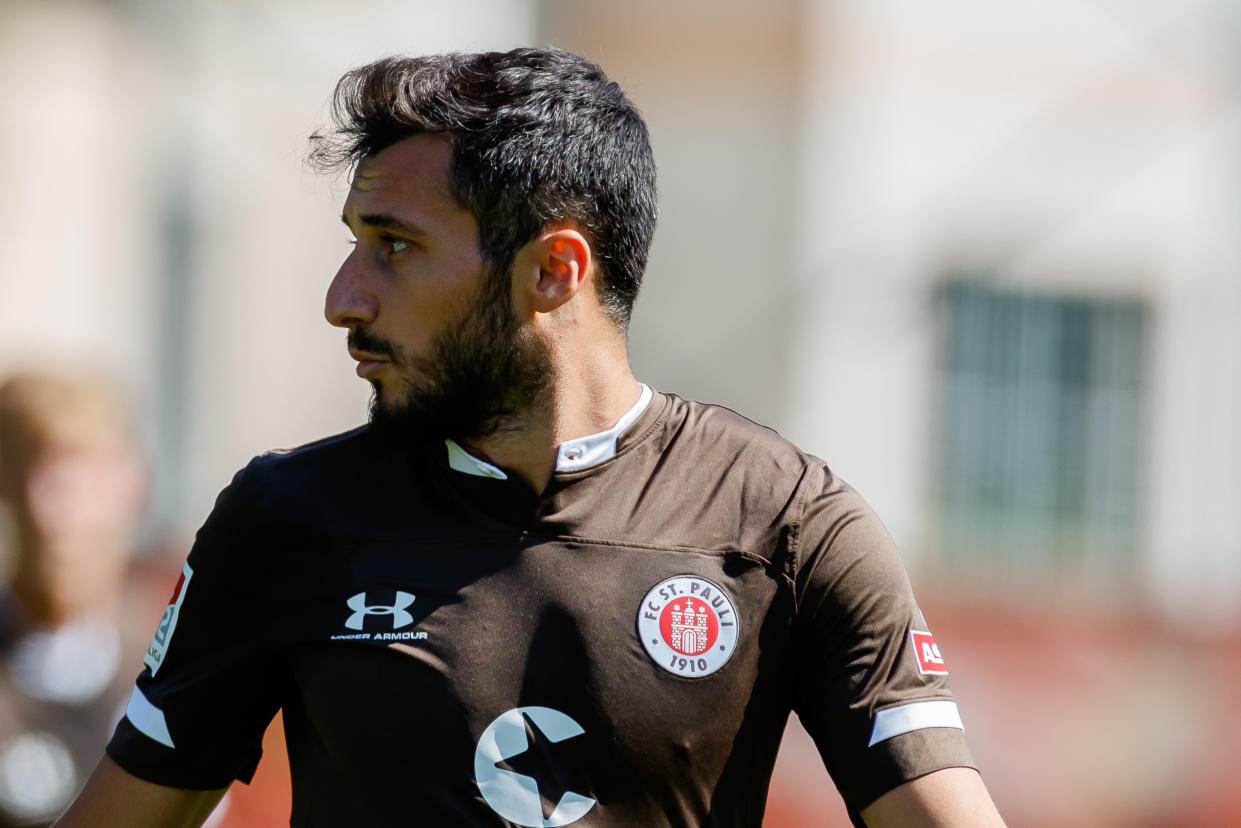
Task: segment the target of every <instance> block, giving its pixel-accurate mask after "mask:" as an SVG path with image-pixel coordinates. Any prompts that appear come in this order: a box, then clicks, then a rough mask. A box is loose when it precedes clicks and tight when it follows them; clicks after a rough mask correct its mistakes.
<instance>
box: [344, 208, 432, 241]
mask: <svg viewBox="0 0 1241 828" xmlns="http://www.w3.org/2000/svg"><path fill="white" fill-rule="evenodd" d="M340 220H341V222H343V223H344V225H345V226H346V227H350V228H352V225H351V224H350V223H349V219H348V218H346V217H345V214H344V213H341V214H340ZM358 223H359V224H361V225H362V226H364V227H374V228H376V229H378V230H395V231H397V232H398V233H405V234H406V235H409V236H425V235H426V234H427V233H426V231H425V230H423V229H422V228H421V227H419V226H418V225H416V224H410V223H409V222H407V221H402V220H401V219H399V218H397V217H396V216H393V215H389V214H387V213H365V214H363V215H361V216H358Z"/></svg>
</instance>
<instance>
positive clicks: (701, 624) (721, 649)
mask: <svg viewBox="0 0 1241 828" xmlns="http://www.w3.org/2000/svg"><path fill="white" fill-rule="evenodd" d="M638 637H639V638H641V639H642V646H643V647H645V648H646V651H647V653H649V654H650V656H651V658H652V659H654V661H655V663H656V664H658V665H659V666H660V667H663V668H664V669H665V670H667V671H668V672H670V673H674V674H676V675H678V676H686V677H689V678H693V677H697V676H709V675H711V674H712V673H714V672H715V671H716V670H718V669H720V668H721V667H723V666H724V665H725V663H727V662H728V659H729V658H730V657H731V656H732V654H733V650H735V649H736V648H737V608H736V607H734V606H733V602H732V599H731V598H729V597H728V593H726V592H724V590H722V589H720V588H719V587H718V586H717V585H716V584H714V583H712V582H711V581H708V580H707V579H706V578H699V577H698V576H696V575H677V576H676V577H675V578H669V579H667V580H666V581H661V582H659V583H658V584H656V585H655V586H653V587H652V588H651V591H650V592H648V593H646V597H645V598H643V599H642V605H641V606H640V607H639V608H638Z"/></svg>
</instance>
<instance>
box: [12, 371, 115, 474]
mask: <svg viewBox="0 0 1241 828" xmlns="http://www.w3.org/2000/svg"><path fill="white" fill-rule="evenodd" d="M129 440H130V426H129V418H128V413H127V411H126V410H125V405H124V404H123V403H122V401H121V398H120V395H119V394H118V393H117V392H116V391H115V390H114V389H113V388H112V387H111V386H109V385H108V384H107V383H105V382H103V381H102V380H100V379H98V378H96V377H93V376H89V375H87V374H84V373H72V372H68V371H22V372H19V373H14V374H12V375H10V376H9V377H8V378H7V379H6V380H4V382H3V383H0V482H2V483H3V484H4V485H3V488H9V487H10V486H12V484H13V483H14V482H15V481H17V480H20V479H21V478H23V477H24V476H25V475H26V473H27V472H28V471H29V470H30V468H31V466H32V465H34V463H35V462H37V460H38V459H39V457H40V456H41V455H43V454H44V453H45V452H47V451H49V450H64V451H75V450H97V449H109V448H119V447H121V446H124V445H126V444H127V443H128V442H129Z"/></svg>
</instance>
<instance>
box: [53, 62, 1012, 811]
mask: <svg viewBox="0 0 1241 828" xmlns="http://www.w3.org/2000/svg"><path fill="white" fill-rule="evenodd" d="M336 115H337V121H338V123H337V130H336V131H335V132H334V133H333V134H329V135H324V136H318V137H317V139H316V141H317V145H316V150H315V153H314V157H315V158H316V159H317V160H318V161H320V162H321V163H325V164H328V165H333V164H335V165H346V166H349V167H351V168H352V169H353V179H352V186H351V189H350V192H349V195H348V197H347V198H346V201H345V205H344V212H343V219H344V222H345V224H346V225H347V226H348V227H349V230H350V231H351V232H352V234H353V235H354V237H355V242H354V245H355V246H354V248H353V249H352V251H351V252H350V253H349V255H348V257H347V258H346V259H345V262H344V264H343V265H342V266H341V268H340V271H339V272H338V273H337V275H336V278H335V280H334V281H333V283H332V285H331V287H330V288H329V291H328V296H327V318H328V321H330V322H331V323H332V324H334V325H338V326H340V327H342V328H345V329H347V330H348V332H349V333H348V345H349V350H350V353H351V355H352V356H353V357H354V358H355V359H356V360H357V361H358V367H357V373H358V375H359V376H361V377H364V378H365V379H367V380H368V381H369V382H370V383H371V384H372V386H373V388H374V404H373V406H372V416H371V422H370V424H369V425H368V426H366V427H363V428H360V429H357V430H355V431H352V432H349V433H347V434H344V435H340V436H337V437H334V438H330V439H328V440H324V441H321V442H319V443H314V444H311V445H309V446H304V447H302V448H299V449H296V450H294V451H291V452H283V453H273V454H269V455H265V456H263V457H260V458H256V459H255V460H254V461H252V462H251V463H250V465H249V466H247V467H246V468H245V469H244V470H242V471H241V472H240V473H239V474H238V475H237V477H236V478H234V480H233V483H232V484H231V485H230V486H229V487H228V488H227V489H225V490H224V492H223V493H222V494H221V495H220V499H219V500H218V502H217V504H216V507H215V510H214V511H213V512H212V514H211V516H210V517H209V518H208V520H207V522H206V524H205V525H204V526H203V528H202V530H201V531H200V532H199V535H198V538H197V540H196V542H195V545H194V548H193V550H192V551H191V553H190V556H189V559H188V561H187V563H186V565H185V569H184V576H183V578H182V581H181V582H180V583H179V584H178V585H177V588H176V590H175V592H174V595H173V598H172V600H171V601H170V603H169V608H168V610H167V612H166V613H165V615H164V619H163V621H162V622H161V625H160V627H159V631H158V632H157V633H156V636H155V640H154V642H153V643H152V647H151V651H150V653H148V655H147V658H146V660H145V661H146V669H145V670H144V671H143V673H142V674H141V675H140V676H139V679H138V682H137V685H136V687H135V690H134V693H133V696H132V698H131V701H130V704H129V707H128V710H127V715H126V717H125V719H123V720H122V722H121V723H120V725H119V726H118V728H117V731H116V734H115V736H114V737H113V739H112V741H111V743H110V744H109V746H108V758H105V759H104V760H103V762H102V763H101V765H100V767H99V768H98V770H97V772H96V774H95V776H94V777H93V779H92V780H91V782H90V783H89V784H88V786H87V787H86V789H85V790H84V791H83V793H82V795H81V797H80V798H79V800H78V802H77V803H76V804H75V806H74V807H73V808H71V809H70V812H69V813H68V814H67V815H66V816H65V817H64V820H63V824H64V825H66V826H78V825H113V824H115V825H122V824H123V825H126V826H133V825H182V824H187V823H188V824H192V823H193V822H194V821H195V820H199V819H201V818H202V816H203V815H204V814H205V813H207V812H208V811H209V810H210V807H211V803H212V802H213V801H214V798H215V797H217V796H218V795H219V792H220V790H222V789H223V788H225V787H226V786H227V785H228V784H230V783H231V781H232V780H233V779H242V780H246V779H248V778H249V777H250V775H251V774H252V773H253V770H254V767H255V764H256V763H257V761H258V752H259V750H258V745H259V740H260V737H261V735H262V732H263V729H264V728H265V727H266V725H267V723H268V721H269V720H270V719H271V717H272V716H273V715H274V713H275V712H276V710H277V709H282V710H283V713H284V722H285V728H286V733H287V739H288V744H289V754H290V764H291V768H292V775H293V814H292V823H293V824H294V825H376V826H389V825H391V826H396V825H411V824H412V825H434V826H440V825H523V826H549V827H550V826H563V825H571V824H580V825H582V826H587V825H598V826H651V825H758V824H759V823H760V822H761V818H762V814H763V807H764V802H765V797H766V792H767V784H768V779H769V777H770V774H771V769H772V764H773V762H774V760H775V755H776V751H777V747H778V744H779V740H780V735H781V733H782V731H783V728H784V724H785V721H786V719H787V717H788V714H789V711H790V710H791V709H793V710H796V711H797V712H798V714H799V716H800V717H801V720H802V721H803V723H805V725H806V726H807V728H808V729H809V730H810V732H811V734H812V735H813V736H814V737H815V739H816V741H817V743H818V745H819V748H820V750H821V752H822V755H823V758H824V761H825V763H826V764H827V767H828V769H829V770H830V772H831V774H832V776H833V778H834V780H835V782H836V784H837V786H838V787H839V788H840V789H841V791H842V793H843V795H844V797H845V801H846V803H847V804H848V806H849V808H850V810H851V812H852V813H854V814H855V815H859V814H860V816H855V819H859V820H861V819H864V820H865V821H866V824H869V825H952V826H972V825H998V824H1001V823H1000V820H999V817H998V816H997V815H996V813H995V809H994V807H993V806H992V804H991V801H990V799H989V797H988V795H987V793H986V790H985V788H984V787H983V785H982V783H981V781H980V778H979V776H978V774H977V772H976V771H975V770H974V769H973V768H972V766H971V765H972V762H971V759H970V757H969V752H968V750H967V748H966V746H965V743H964V741H963V737H962V728H961V722H960V717H959V715H958V714H957V710H956V704H955V702H953V701H952V699H951V696H950V694H949V691H948V688H947V685H946V680H945V678H944V676H945V675H946V670H945V669H944V666H943V661H942V659H941V658H940V657H939V653H938V650H937V649H936V647H935V644H934V641H933V639H932V637H931V635H930V632H929V631H928V630H927V628H926V625H925V622H924V621H923V619H922V617H921V614H920V613H919V611H918V609H917V606H916V605H915V604H914V602H913V597H912V594H911V592H910V589H909V584H908V581H907V579H906V577H905V574H904V571H903V569H902V568H901V565H900V561H899V558H898V556H897V554H896V552H895V551H894V550H893V547H892V543H891V541H890V539H889V538H888V536H887V534H886V533H885V532H884V530H883V528H882V527H881V525H880V524H879V522H878V520H877V519H876V518H875V517H874V516H873V515H872V514H871V512H870V511H869V510H868V509H867V507H866V505H865V504H864V503H863V502H862V500H861V499H860V498H859V497H858V496H857V495H856V494H855V493H854V492H852V490H850V489H849V488H848V487H847V486H846V485H845V484H843V483H842V482H841V481H840V480H839V479H838V478H836V477H834V476H833V475H832V473H831V472H830V471H829V470H828V469H827V468H826V467H825V466H824V465H823V463H822V462H821V461H819V460H817V459H815V458H813V457H810V456H808V455H805V454H802V453H801V452H799V451H798V450H797V449H796V448H794V447H793V446H790V445H789V444H788V443H786V442H784V441H783V440H781V439H780V438H779V437H778V436H777V435H776V434H774V433H773V432H771V431H769V430H767V429H764V428H762V427H759V426H756V425H754V424H752V423H750V422H749V421H746V420H744V419H742V418H741V417H739V416H737V415H735V414H733V413H732V412H729V411H727V410H725V409H721V408H717V407H713V406H705V405H700V404H696V403H689V402H686V401H684V400H681V399H679V398H677V397H674V396H670V395H664V394H660V393H655V392H653V391H652V390H651V389H649V388H647V387H646V386H643V385H641V384H639V383H638V382H637V381H636V380H635V378H634V377H633V375H632V373H631V372H630V368H629V364H628V360H627V355H626V335H625V330H626V325H627V322H628V320H629V313H630V309H631V307H632V304H633V300H634V297H635V295H636V293H637V290H638V286H639V284H640V281H641V277H642V272H643V269H644V266H645V263H646V256H647V250H648V247H649V244H650V239H651V235H652V233H653V230H654V224H655V213H656V207H655V173H654V162H653V160H652V157H651V150H650V145H649V142H648V138H647V132H646V127H645V124H644V123H643V122H642V120H641V118H640V117H639V116H638V114H637V112H636V110H635V109H634V108H633V106H632V105H631V104H630V103H629V101H628V100H627V99H626V98H625V97H624V95H623V94H622V92H621V91H620V89H619V88H618V87H617V86H616V85H615V84H612V83H609V82H608V81H607V79H606V77H605V76H604V75H603V73H602V72H601V71H600V70H599V68H598V67H596V66H594V65H593V64H591V63H589V62H588V61H585V60H583V59H582V58H579V57H577V56H575V55H572V54H569V53H567V52H563V51H556V50H552V51H542V50H534V49H519V50H515V51H512V52H509V53H505V54H496V53H491V54H471V55H443V56H435V57H425V58H417V59H408V58H392V59H386V60H381V61H379V62H377V63H374V64H371V65H369V66H366V67H363V68H361V69H357V70H355V71H353V72H351V73H349V74H348V75H346V76H345V77H344V78H343V79H342V81H341V83H340V84H339V86H338V88H337V94H336ZM858 824H862V823H861V822H860V821H859V823H858Z"/></svg>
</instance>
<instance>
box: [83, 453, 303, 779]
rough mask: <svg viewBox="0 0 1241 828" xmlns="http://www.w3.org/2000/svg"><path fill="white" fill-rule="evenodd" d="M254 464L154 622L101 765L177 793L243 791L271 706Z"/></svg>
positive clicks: (200, 538) (271, 661) (220, 506)
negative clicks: (233, 787)
mask: <svg viewBox="0 0 1241 828" xmlns="http://www.w3.org/2000/svg"><path fill="white" fill-rule="evenodd" d="M259 462H260V461H258V460H256V461H254V462H252V463H251V464H250V465H249V466H247V467H246V468H245V469H243V470H242V471H241V472H239V473H238V474H237V476H236V477H234V478H233V482H232V483H231V484H230V485H229V486H228V487H227V488H226V489H225V490H224V491H223V492H221V493H220V496H219V498H218V499H217V500H216V504H215V508H214V509H213V510H212V512H211V515H210V516H209V517H208V518H207V521H206V523H204V524H203V527H202V528H201V529H200V530H199V532H198V535H197V537H196V539H195V541H194V545H193V548H192V549H191V551H190V554H189V557H188V559H187V560H186V562H185V565H184V567H183V569H182V573H181V577H180V579H179V580H178V582H177V584H176V585H175V587H174V589H173V594H172V597H171V598H170V599H169V603H168V606H167V608H166V609H165V610H164V614H163V616H162V618H161V619H160V621H159V624H158V626H157V628H156V631H155V634H154V636H153V637H152V641H151V646H150V648H149V650H148V652H147V654H146V656H145V657H144V658H143V662H144V669H143V671H142V672H141V674H139V676H138V679H137V681H136V682H135V685H134V689H133V691H132V694H131V696H130V700H129V704H128V706H127V708H126V710H125V716H124V718H122V719H121V721H120V723H119V724H118V725H117V728H116V731H115V733H114V735H113V737H112V740H111V741H110V742H109V743H108V747H107V752H108V755H109V756H110V757H111V758H112V759H113V761H115V762H116V763H117V764H119V765H120V766H121V767H122V768H124V769H125V770H126V771H128V772H129V773H132V774H133V775H135V776H137V777H139V778H141V779H145V780H147V781H149V782H154V783H156V784H160V785H166V786H169V787H176V788H187V789H193V790H212V789H215V788H222V787H225V786H227V785H229V784H230V783H231V782H232V781H233V780H234V779H240V780H242V781H244V782H249V781H250V779H251V777H252V776H253V774H254V770H255V767H256V766H257V764H258V760H259V756H260V754H261V752H262V748H261V745H262V737H263V732H264V731H265V730H266V728H267V725H268V724H269V723H270V721H271V719H272V717H273V716H274V715H275V713H276V710H277V709H278V708H279V705H280V688H281V683H282V677H283V674H284V673H283V664H282V663H281V660H280V659H279V658H278V657H276V655H275V654H274V653H273V651H272V648H271V647H270V645H268V644H267V643H266V642H267V638H266V637H265V636H264V632H265V629H266V628H267V627H268V626H269V624H268V623H267V621H266V620H265V617H264V614H265V613H264V604H265V602H264V601H263V597H262V590H261V585H262V584H264V583H270V582H271V581H270V578H269V577H268V576H267V575H265V573H264V572H263V571H262V570H263V564H262V561H263V541H264V537H263V531H262V526H261V523H260V521H259V520H258V519H257V517H256V515H257V514H258V511H259V510H258V503H259V502H260V496H259V494H260V493H259V490H258V487H257V482H256V478H257V477H258V464H259Z"/></svg>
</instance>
